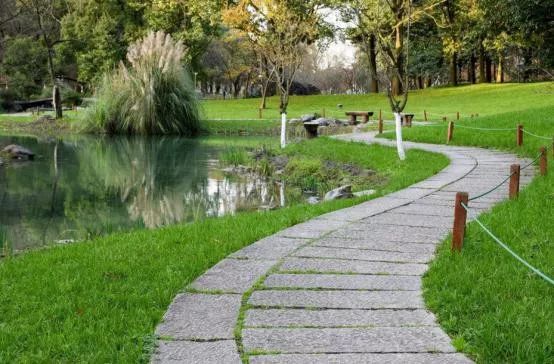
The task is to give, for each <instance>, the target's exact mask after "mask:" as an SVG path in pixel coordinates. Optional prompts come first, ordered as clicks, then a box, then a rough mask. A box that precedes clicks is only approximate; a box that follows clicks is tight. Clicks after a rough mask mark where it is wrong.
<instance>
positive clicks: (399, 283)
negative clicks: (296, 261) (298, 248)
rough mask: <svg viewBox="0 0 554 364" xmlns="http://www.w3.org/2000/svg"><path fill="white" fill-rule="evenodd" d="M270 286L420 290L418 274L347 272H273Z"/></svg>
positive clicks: (266, 282) (268, 284) (267, 281)
mask: <svg viewBox="0 0 554 364" xmlns="http://www.w3.org/2000/svg"><path fill="white" fill-rule="evenodd" d="M264 286H265V287H269V288H312V289H315V288H323V289H352V290H384V291H389V290H396V291H418V290H420V289H421V279H420V278H419V277H417V276H396V275H346V274H272V275H270V276H269V277H267V279H266V280H265V282H264Z"/></svg>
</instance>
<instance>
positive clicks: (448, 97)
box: [202, 82, 554, 123]
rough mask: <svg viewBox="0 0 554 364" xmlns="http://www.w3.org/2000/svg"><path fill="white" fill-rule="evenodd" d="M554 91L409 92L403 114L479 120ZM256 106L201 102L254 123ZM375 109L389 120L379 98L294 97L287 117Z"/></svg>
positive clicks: (270, 112)
mask: <svg viewBox="0 0 554 364" xmlns="http://www.w3.org/2000/svg"><path fill="white" fill-rule="evenodd" d="M553 92H554V83H552V82H550V83H548V82H543V83H533V84H499V85H496V84H482V85H472V86H462V87H455V88H430V89H426V90H420V91H414V92H410V96H409V99H408V106H407V107H406V110H405V111H406V112H411V113H414V114H415V120H417V121H422V120H423V110H426V111H427V113H428V118H429V120H436V121H438V120H442V117H443V116H446V117H447V118H448V119H449V120H454V119H455V118H456V112H460V116H461V117H462V118H469V117H470V116H471V114H474V115H475V114H479V116H480V117H482V116H487V115H495V114H498V113H503V112H514V111H519V110H523V109H527V108H540V107H544V106H551V105H552V101H551V99H552V95H553ZM259 102H260V101H259V99H241V100H209V101H203V102H202V105H203V109H204V114H205V116H206V118H207V119H234V120H237V119H238V120H240V119H249V120H257V119H258V116H259V115H258V107H259ZM338 104H342V105H343V108H342V109H339V108H338V107H337V105H338ZM278 105H279V99H278V97H271V98H269V99H268V109H267V110H264V112H263V115H262V116H263V118H264V119H269V120H280V117H279V108H278ZM379 109H381V110H382V111H383V115H384V117H385V118H386V119H387V120H390V119H392V114H391V113H390V106H389V102H388V100H387V98H386V96H385V95H383V94H378V95H374V94H373V95H317V96H292V97H291V100H290V104H289V109H288V115H289V118H295V117H299V116H300V115H302V114H308V113H314V112H317V113H319V114H323V113H324V111H325V115H326V116H330V117H336V118H342V119H345V118H346V116H345V115H344V112H345V111H348V110H368V111H374V112H375V113H376V114H375V115H374V117H376V116H377V114H378V112H379ZM236 123H238V121H237V122H236ZM240 123H242V121H240ZM267 123H269V121H267Z"/></svg>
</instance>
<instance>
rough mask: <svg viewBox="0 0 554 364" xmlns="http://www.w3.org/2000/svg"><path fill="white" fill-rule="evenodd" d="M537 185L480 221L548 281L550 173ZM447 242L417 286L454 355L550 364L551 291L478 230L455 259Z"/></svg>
mask: <svg viewBox="0 0 554 364" xmlns="http://www.w3.org/2000/svg"><path fill="white" fill-rule="evenodd" d="M550 172H551V173H550V176H549V177H548V178H544V177H538V178H537V179H536V180H535V181H534V182H533V184H532V185H531V186H529V187H528V188H527V189H525V190H524V191H523V192H522V193H521V194H520V198H519V199H518V200H517V201H513V202H507V203H503V204H501V205H499V206H497V207H495V208H494V209H493V211H492V212H491V213H488V214H486V215H484V216H482V218H480V220H481V221H482V222H483V223H484V224H485V225H486V226H488V227H490V228H491V230H492V231H493V232H494V234H496V235H497V236H498V237H499V238H500V239H501V240H502V241H504V242H505V243H507V244H508V245H509V246H510V247H511V248H512V249H513V250H514V251H515V252H516V253H517V254H519V255H520V256H522V257H523V258H524V259H525V260H527V261H528V262H529V263H531V264H532V265H534V266H535V267H537V268H538V269H540V270H542V271H543V272H544V273H545V274H547V275H548V276H550V277H554V266H553V264H552V262H554V249H553V237H554V226H553V225H552V221H551V220H552V216H554V193H553V189H552V186H553V182H554V178H553V177H552V173H554V169H553V168H551V169H550ZM449 248H450V241H446V242H445V243H444V244H442V246H441V247H440V249H439V251H438V256H437V259H436V260H435V261H434V262H433V264H432V265H431V268H430V270H429V272H428V273H427V275H426V276H425V278H424V288H425V293H424V297H425V300H426V302H427V305H428V307H429V308H430V309H431V310H432V311H433V312H435V313H436V314H437V317H438V319H439V322H440V324H441V325H442V326H443V327H444V328H445V329H446V331H447V332H448V333H449V335H450V336H451V337H453V338H454V343H455V345H456V346H457V348H458V349H459V350H462V351H464V352H466V353H468V354H470V356H471V357H472V358H474V359H476V360H477V362H479V363H552V362H553V358H554V294H553V293H554V287H553V286H552V285H550V284H549V283H547V282H546V281H544V280H543V279H541V278H540V277H539V276H537V275H535V274H533V273H532V272H531V271H530V270H529V269H527V268H526V267H525V266H523V265H522V264H521V263H519V262H518V261H516V260H515V259H514V258H513V257H512V256H511V255H509V254H508V253H507V252H506V251H504V250H503V249H502V248H501V247H500V246H499V245H497V244H496V243H495V242H494V241H493V240H492V239H491V238H490V237H489V236H488V235H487V234H486V233H485V232H484V231H483V230H482V229H481V228H480V227H479V226H478V225H477V224H475V223H471V224H469V227H468V229H467V235H466V238H465V242H464V248H463V252H462V254H452V253H451V252H450V250H449Z"/></svg>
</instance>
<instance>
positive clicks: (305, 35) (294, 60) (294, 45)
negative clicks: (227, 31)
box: [224, 0, 329, 147]
mask: <svg viewBox="0 0 554 364" xmlns="http://www.w3.org/2000/svg"><path fill="white" fill-rule="evenodd" d="M323 5H324V3H323V2H322V1H320V0H306V1H301V0H240V1H238V3H237V4H233V5H231V6H229V7H228V8H227V9H226V11H225V12H224V20H225V21H226V23H227V24H229V25H230V26H231V27H233V28H235V29H238V30H240V31H242V32H243V33H244V34H246V35H247V37H248V38H249V39H250V41H251V42H252V44H253V45H254V46H255V48H256V49H257V53H258V54H261V55H263V56H264V58H265V60H266V61H267V63H268V65H269V66H270V68H271V69H273V70H274V73H273V74H274V78H275V82H276V85H277V89H278V90H279V101H280V102H279V111H280V113H281V115H282V117H281V119H282V125H283V127H282V131H281V146H282V147H284V145H285V132H284V128H285V125H286V114H287V107H288V104H289V94H290V89H291V86H292V84H293V82H294V78H295V76H296V73H297V72H298V70H299V68H300V66H301V65H302V61H303V55H304V51H305V48H306V47H307V46H308V45H310V44H312V43H314V42H315V41H316V40H318V39H319V38H320V37H322V36H323V35H325V33H327V34H328V29H329V28H328V26H327V24H325V23H324V21H323V19H322V15H321V12H320V10H321V9H322V8H323Z"/></svg>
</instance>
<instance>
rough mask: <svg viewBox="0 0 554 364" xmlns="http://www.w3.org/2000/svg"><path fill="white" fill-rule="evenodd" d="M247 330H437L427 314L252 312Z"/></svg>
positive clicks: (402, 311) (246, 323)
mask: <svg viewBox="0 0 554 364" xmlns="http://www.w3.org/2000/svg"><path fill="white" fill-rule="evenodd" d="M244 324H245V327H249V328H253V327H312V328H313V327H335V328H336V327H361V326H367V327H371V326H382V327H387V326H388V327H395V326H437V323H436V322H435V317H434V316H433V315H432V314H430V313H429V312H427V311H426V310H386V309H384V310H355V309H352V310H334V309H327V310H297V309H268V310H262V309H252V310H249V311H248V312H247V313H246V320H245V323H244Z"/></svg>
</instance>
